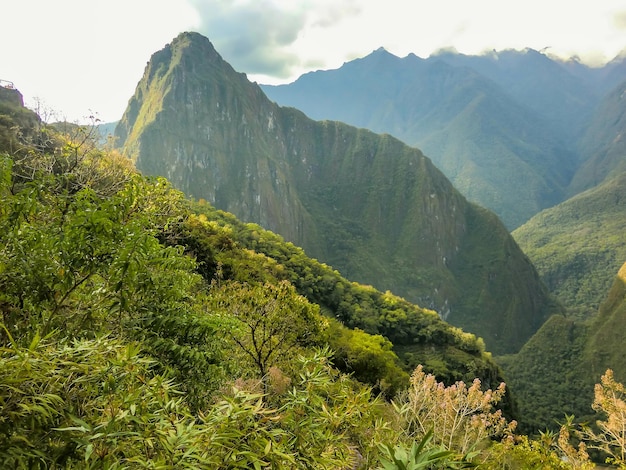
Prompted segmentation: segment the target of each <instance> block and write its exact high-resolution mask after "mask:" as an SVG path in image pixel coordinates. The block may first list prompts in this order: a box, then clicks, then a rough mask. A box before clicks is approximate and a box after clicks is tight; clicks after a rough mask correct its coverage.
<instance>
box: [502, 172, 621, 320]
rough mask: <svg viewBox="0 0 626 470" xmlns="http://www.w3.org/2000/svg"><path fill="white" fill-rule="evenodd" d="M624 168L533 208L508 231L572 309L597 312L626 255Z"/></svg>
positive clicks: (587, 313)
mask: <svg viewBox="0 0 626 470" xmlns="http://www.w3.org/2000/svg"><path fill="white" fill-rule="evenodd" d="M625 191H626V173H622V174H620V175H619V176H616V177H614V178H613V179H610V180H608V181H606V182H605V183H603V184H601V185H599V186H597V187H595V188H592V189H590V190H588V191H585V192H583V193H581V194H578V195H577V196H574V197H573V198H571V199H568V200H567V201H565V202H563V203H561V204H559V205H557V206H555V207H553V208H550V209H546V210H545V211H543V212H541V213H539V214H537V215H536V216H535V217H533V218H532V219H531V220H529V221H528V222H527V223H525V224H524V225H523V226H521V227H520V228H518V229H516V230H515V231H514V232H513V236H514V238H515V239H516V240H517V242H518V243H519V245H520V247H521V248H522V249H523V250H524V252H525V253H526V254H527V255H528V256H529V258H530V259H531V260H532V262H533V264H534V265H535V266H536V267H537V270H538V271H539V273H540V275H541V278H542V279H543V281H544V282H545V283H546V285H547V286H548V288H549V289H550V291H551V292H552V293H554V294H555V295H556V296H557V297H558V298H559V299H560V300H561V301H562V302H563V304H565V305H566V306H567V307H568V308H569V309H570V310H571V311H575V312H578V313H579V314H580V315H582V316H586V315H589V314H591V313H593V312H596V311H597V309H598V307H599V305H600V303H601V302H602V299H604V298H605V296H606V294H607V292H608V290H609V288H610V286H611V283H612V282H613V275H614V274H613V273H615V272H616V271H617V269H618V268H619V267H620V265H621V263H622V262H623V260H624V259H626V239H625V238H624V233H626V207H625V205H626V198H625V197H624V193H625Z"/></svg>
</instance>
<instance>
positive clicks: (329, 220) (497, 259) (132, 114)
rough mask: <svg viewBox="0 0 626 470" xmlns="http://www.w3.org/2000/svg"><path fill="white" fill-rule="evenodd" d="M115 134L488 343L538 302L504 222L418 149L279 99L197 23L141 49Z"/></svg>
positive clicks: (512, 341)
mask: <svg viewBox="0 0 626 470" xmlns="http://www.w3.org/2000/svg"><path fill="white" fill-rule="evenodd" d="M116 136H117V137H118V138H119V143H120V145H123V149H124V153H125V154H126V155H128V156H129V157H131V158H132V159H133V160H135V161H136V164H137V167H138V168H139V169H140V170H141V171H142V172H144V173H146V174H159V175H163V176H166V177H167V178H168V179H170V180H171V181H172V183H173V184H174V185H176V186H177V187H178V188H179V189H181V190H183V191H184V192H185V193H187V194H188V195H190V196H193V197H195V198H197V199H201V198H204V199H206V200H208V201H209V202H210V203H211V204H214V205H215V206H216V207H218V208H219V209H223V210H227V211H229V212H232V213H234V214H235V215H236V216H237V217H239V218H240V219H242V220H244V221H247V222H256V223H259V224H260V225H262V226H263V227H264V228H267V229H269V230H272V231H273V232H276V233H279V234H281V235H282V236H283V237H285V238H286V239H287V240H288V241H291V242H293V243H295V244H296V245H299V246H302V247H303V248H304V249H305V250H306V251H307V253H308V254H309V255H310V256H313V257H315V258H318V259H320V260H322V261H324V262H325V263H328V264H331V265H332V266H334V267H335V268H337V269H339V270H340V271H341V272H342V274H344V275H345V276H347V277H348V278H350V279H353V280H355V281H358V282H362V283H366V284H372V285H374V286H375V287H377V288H378V289H382V290H387V289H388V290H391V291H393V292H394V293H397V294H399V295H402V296H404V297H406V298H407V299H408V300H410V301H413V302H417V303H418V304H419V305H422V306H424V307H428V308H432V309H435V310H437V311H438V312H439V313H440V315H441V316H442V317H444V318H446V319H447V320H449V321H450V322H451V323H453V324H455V325H458V326H461V327H463V328H464V329H466V330H467V331H470V332H473V333H475V334H477V335H479V336H482V337H484V339H485V341H486V343H487V347H488V349H489V350H492V351H496V352H505V351H515V350H517V349H518V348H519V347H521V345H522V344H523V343H524V342H525V340H526V339H527V338H528V337H530V335H532V333H533V332H534V331H536V329H537V328H539V326H540V325H541V324H542V323H543V321H544V320H545V318H547V316H548V315H549V314H550V313H551V311H552V310H551V309H552V308H553V305H552V303H551V301H550V299H549V296H548V294H547V291H546V289H545V287H544V286H543V284H542V283H541V282H540V281H539V278H538V275H537V273H536V271H535V270H534V268H533V267H532V265H531V264H530V262H529V260H528V259H527V258H526V257H525V256H524V254H523V253H522V252H521V251H520V250H519V248H518V247H517V245H516V244H515V242H514V241H513V240H512V238H510V236H509V235H508V233H507V230H506V229H505V227H504V226H502V224H501V223H500V222H499V221H498V219H497V218H496V217H495V216H494V215H493V214H491V213H490V212H488V211H485V210H483V209H480V208H478V207H477V206H475V205H472V204H469V203H468V202H467V201H466V200H465V198H464V197H463V196H461V195H460V194H459V192H458V191H456V190H455V189H454V188H453V187H452V185H451V184H450V182H449V181H448V180H447V179H446V178H445V177H444V176H443V174H442V173H441V172H440V171H438V170H437V169H436V168H435V167H434V166H433V164H432V162H431V161H430V160H429V159H428V158H426V157H425V156H424V155H423V154H422V153H421V152H420V151H418V150H417V149H414V148H411V147H408V146H406V145H405V144H403V143H401V142H400V141H398V140H397V139H394V138H392V137H391V136H388V135H384V136H380V135H377V134H374V133H372V132H370V131H367V130H364V129H356V128H354V127H351V126H348V125H345V124H342V123H339V122H330V121H325V122H315V121H312V120H310V119H309V118H307V117H306V116H305V115H304V114H302V113H301V112H299V111H297V110H295V109H292V108H280V107H279V106H277V105H276V104H274V103H272V102H271V101H269V100H268V99H267V98H266V97H265V95H264V94H263V92H262V91H261V89H260V88H259V87H258V86H257V85H255V84H251V83H250V82H248V80H247V79H246V77H245V76H244V75H243V74H239V73H237V72H235V71H234V70H233V69H232V68H231V67H230V66H229V65H228V64H227V63H225V62H224V61H223V60H222V59H221V57H220V56H219V54H218V53H217V52H216V51H215V50H214V49H213V47H212V45H211V44H210V42H209V41H208V39H206V38H204V37H202V36H200V35H199V34H196V33H184V34H181V35H180V36H179V37H177V38H176V39H175V40H174V41H173V42H172V43H171V44H169V45H167V46H166V47H165V48H164V49H163V50H161V51H159V52H157V53H155V54H154V55H153V57H152V59H151V61H150V62H149V64H148V66H147V67H146V70H145V73H144V77H143V78H142V80H141V81H140V83H139V84H138V86H137V90H136V93H135V95H134V96H133V97H132V98H131V99H130V101H129V105H128V108H127V110H126V112H125V114H124V116H123V118H122V120H121V121H120V123H119V124H118V127H117V128H116Z"/></svg>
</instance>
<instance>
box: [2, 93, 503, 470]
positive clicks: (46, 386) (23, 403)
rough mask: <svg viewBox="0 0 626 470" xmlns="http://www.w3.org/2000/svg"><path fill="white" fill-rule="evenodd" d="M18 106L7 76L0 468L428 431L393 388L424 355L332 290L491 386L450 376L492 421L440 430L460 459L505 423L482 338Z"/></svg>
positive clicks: (216, 456)
mask: <svg viewBox="0 0 626 470" xmlns="http://www.w3.org/2000/svg"><path fill="white" fill-rule="evenodd" d="M5 104H6V103H5V102H4V98H3V95H2V93H0V108H2V109H3V111H5V112H6V113H7V114H4V115H3V119H2V120H0V135H5V136H9V137H10V138H9V139H6V140H3V141H0V202H1V204H0V246H2V250H0V319H1V320H0V402H1V403H2V420H3V425H2V426H0V467H1V468H20V469H21V468H86V467H97V468H117V467H125V468H138V467H144V468H146V467H155V466H156V467H159V468H168V469H173V468H194V469H216V468H228V467H233V466H236V467H239V468H259V465H260V466H262V467H267V468H275V469H290V470H292V469H310V468H347V467H348V466H350V467H355V468H356V466H357V465H358V466H359V468H374V467H378V466H379V465H382V464H383V463H384V462H385V460H384V457H385V455H386V452H385V449H393V448H392V447H391V446H396V445H399V446H402V448H409V447H410V446H411V445H412V444H413V441H414V438H413V437H412V436H410V435H409V434H408V433H409V432H410V430H409V424H405V422H408V420H405V418H404V416H407V415H408V413H409V411H408V409H407V410H406V411H401V410H400V408H410V406H409V407H404V406H402V407H398V408H396V407H394V406H392V405H391V404H390V403H389V402H388V401H387V400H385V397H387V398H389V397H391V396H396V392H399V391H404V390H405V389H406V388H407V387H408V386H409V381H408V373H407V371H406V370H404V369H403V368H402V367H401V366H405V367H407V366H410V363H408V362H405V363H403V364H401V363H400V361H399V360H398V357H397V356H396V354H395V353H394V351H393V350H392V346H393V345H392V344H391V342H390V341H389V340H388V339H386V338H384V337H383V336H381V335H370V334H368V333H366V332H364V331H363V330H362V329H358V328H354V329H352V328H348V327H346V326H343V325H342V324H340V322H338V321H337V320H335V319H333V318H331V317H329V316H328V315H327V316H323V315H322V313H321V312H320V310H321V308H323V309H324V313H327V314H328V313H329V310H330V309H335V310H336V313H337V314H340V315H341V318H342V320H344V321H345V322H346V323H352V324H353V325H358V326H362V327H363V328H367V329H370V330H371V329H373V328H379V329H380V331H381V332H384V333H386V334H389V335H390V336H391V335H392V334H393V333H395V334H396V335H398V334H400V333H401V332H404V333H405V336H406V337H405V338H404V339H403V338H398V344H402V345H403V346H408V347H410V349H411V356H410V357H409V356H408V354H405V358H406V359H409V358H410V359H412V360H413V361H418V362H419V363H420V364H424V370H425V371H429V372H431V371H433V372H435V373H436V374H437V375H438V377H440V378H441V379H443V380H445V381H446V382H448V381H455V380H458V379H463V380H465V381H466V382H471V381H474V380H475V378H480V379H482V383H483V384H484V385H485V387H486V386H492V384H493V387H494V388H496V387H497V391H494V393H493V394H492V390H485V391H484V393H483V392H482V391H480V390H479V391H478V393H477V391H476V390H475V387H473V388H471V389H469V391H466V387H465V385H464V384H456V385H454V387H448V388H445V390H450V391H456V390H457V389H462V390H463V391H462V392H461V396H460V397H459V398H460V400H457V401H459V402H462V401H463V400H465V401H468V395H469V393H470V392H471V393H472V397H478V399H479V400H480V401H481V407H480V411H481V413H483V412H484V416H485V419H484V421H485V422H486V421H488V420H489V418H493V420H494V421H496V420H497V423H496V425H497V426H498V427H497V428H495V429H494V430H493V431H491V433H490V434H482V432H483V431H485V430H486V428H487V427H489V424H485V425H484V426H482V427H481V429H480V432H481V433H474V429H476V425H475V423H473V422H472V423H469V422H468V421H469V418H468V417H462V419H463V421H464V425H463V428H462V429H463V431H465V432H463V433H459V434H460V435H459V436H458V439H456V438H457V436H453V435H452V432H453V431H454V430H452V431H450V432H449V435H447V434H444V433H443V432H440V433H439V435H440V436H441V440H442V441H443V440H444V438H445V440H446V441H447V442H450V444H448V445H449V447H450V455H451V456H452V455H454V459H455V460H457V459H461V458H462V457H461V454H465V453H466V451H465V450H464V448H462V447H460V445H459V447H458V450H457V444H456V440H459V441H460V440H461V437H462V438H463V439H464V440H463V443H466V442H468V441H467V436H468V434H469V433H471V434H472V439H473V440H472V441H470V442H471V443H472V444H473V443H474V442H476V443H482V442H483V439H484V438H485V437H487V438H488V437H489V436H490V435H494V437H495V438H496V439H500V436H499V434H500V432H499V429H501V428H504V427H505V426H506V425H507V423H506V420H504V418H502V416H501V415H500V410H499V411H497V412H496V413H495V414H494V412H495V410H494V409H493V407H492V405H496V404H498V403H499V404H500V405H502V403H501V399H502V395H503V393H504V384H501V385H500V381H501V374H500V372H499V368H498V367H497V366H496V364H495V363H494V362H493V360H492V359H491V356H490V354H489V353H486V352H485V351H484V344H483V343H482V341H480V340H478V339H477V338H476V337H475V336H473V335H470V334H467V333H464V332H462V331H461V330H459V329H458V328H454V327H452V326H450V325H449V324H447V323H446V322H444V321H442V320H441V319H439V317H438V316H437V315H436V313H435V312H432V311H427V310H424V309H421V308H419V307H417V306H415V305H411V304H409V303H408V302H406V301H404V300H403V299H400V298H398V297H396V296H394V295H392V294H391V293H383V292H379V291H376V290H375V289H373V288H371V287H368V286H361V285H358V284H356V283H351V282H349V281H348V280H346V279H345V278H342V277H341V276H340V275H339V274H338V273H337V272H336V271H333V270H332V269H330V268H329V267H327V266H324V265H321V264H320V263H318V262H316V261H314V260H312V259H310V258H308V257H306V256H305V255H304V252H303V251H302V250H301V249H299V248H296V247H295V246H293V245H291V244H287V243H285V242H284V241H283V240H282V239H281V238H280V237H278V236H277V235H275V234H272V233H270V232H267V231H265V230H263V229H261V228H260V227H259V226H256V225H253V224H243V223H242V222H240V221H238V220H237V219H236V218H235V217H234V216H232V215H231V214H227V213H224V212H221V211H217V210H215V209H214V208H213V207H211V206H209V205H207V204H206V203H197V204H196V203H194V202H193V201H191V200H189V199H187V198H185V197H184V195H183V194H182V193H181V192H180V191H178V190H175V189H174V188H173V187H172V186H171V184H170V183H169V182H168V181H167V180H165V179H164V178H153V177H146V176H143V175H141V174H139V173H138V172H137V171H136V169H135V168H133V167H132V165H130V164H129V161H128V159H125V158H122V157H121V156H120V155H119V154H118V153H117V152H114V151H105V150H103V149H101V148H99V146H98V145H97V143H98V142H97V141H98V135H97V133H96V129H95V128H94V127H83V126H72V125H68V126H66V125H54V126H48V125H46V124H45V123H43V122H41V121H40V120H39V118H38V117H37V116H36V115H35V114H34V113H32V112H31V111H29V110H26V109H25V108H23V107H22V106H21V104H20V103H14V102H13V103H11V104H10V105H9V106H7V107H3V106H4V105H5ZM5 118H6V119H5ZM23 118H26V119H23ZM16 123H19V124H17V125H14V124H16ZM30 124H34V127H28V126H29V125H30ZM7 126H8V127H7ZM22 126H24V127H22ZM25 135H28V136H29V137H28V139H26V140H25V139H24V138H23V137H24V136H25ZM42 142H44V143H45V144H46V145H45V146H42V145H40V144H41V143H42ZM15 143H18V144H19V148H17V149H16V148H15V145H14V144H15ZM253 245H255V246H257V247H258V248H259V251H254V250H252V249H251V247H252V246H253ZM281 262H283V263H284V264H282V263H281ZM305 273H306V275H305ZM289 279H294V281H296V282H297V283H298V289H300V290H301V291H302V292H303V293H305V294H306V295H308V296H309V298H311V299H312V298H315V299H317V301H319V302H320V304H316V303H313V301H309V300H308V299H307V298H305V297H304V296H302V295H300V294H298V292H296V289H295V287H294V286H293V285H292V284H291V283H290V282H289ZM365 310H366V311H365ZM394 323H396V324H401V325H402V326H403V328H394ZM409 333H410V334H409ZM394 339H395V338H394ZM435 368H436V371H435V370H433V369H435ZM419 372H420V377H421V378H420V379H419V380H421V381H422V383H424V384H425V385H426V386H428V387H431V388H432V387H433V386H434V387H435V388H436V387H439V386H440V389H442V390H443V389H444V384H443V383H441V384H439V383H437V382H435V381H434V378H433V377H432V376H430V375H429V376H427V375H425V373H424V372H423V371H422V369H421V368H420V369H419ZM440 374H441V376H440ZM431 379H432V380H431ZM366 384H368V385H366ZM416 387H417V385H416ZM494 395H495V396H494ZM457 396H458V393H457ZM397 398H398V399H399V400H401V401H402V402H408V399H407V398H405V397H404V395H403V394H398V395H397ZM504 402H505V405H506V402H508V403H509V405H510V396H509V395H508V394H507V397H506V398H505V400H504ZM440 403H441V404H444V403H445V405H446V407H449V409H450V410H451V411H452V412H453V413H457V412H456V409H454V408H452V407H451V406H452V404H453V403H454V402H451V401H450V400H448V401H447V402H444V400H441V402H434V403H432V404H431V405H430V406H431V408H433V409H437V411H438V413H437V414H440V411H441V406H440ZM408 416H409V417H410V415H408ZM481 416H483V414H481ZM470 426H471V427H470ZM429 427H433V426H432V425H429ZM405 429H406V430H407V432H406V433H405V431H404V430H405ZM457 429H458V426H457ZM474 435H475V436H476V437H474ZM405 436H406V437H405ZM452 437H455V444H454V446H455V447H454V450H452V444H451V442H452ZM427 441H428V439H425V440H424V441H423V443H424V444H428V442H427ZM485 442H487V441H485ZM383 444H384V445H383ZM463 445H466V444H463ZM407 446H408V447H407ZM427 449H428V450H427V451H428V452H430V453H431V454H432V453H434V452H437V455H438V459H440V458H441V455H442V453H441V452H440V450H439V449H432V447H427ZM431 449H432V450H431ZM457 453H458V456H457ZM445 455H447V454H445ZM451 459H452V457H451ZM463 460H467V459H464V458H463ZM466 463H467V462H466Z"/></svg>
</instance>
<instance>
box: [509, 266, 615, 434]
mask: <svg viewBox="0 0 626 470" xmlns="http://www.w3.org/2000/svg"><path fill="white" fill-rule="evenodd" d="M625 328H626V264H624V265H622V267H621V268H620V270H619V272H618V274H617V276H613V285H612V287H611V289H610V291H609V293H608V295H607V296H605V298H604V301H603V303H602V305H601V306H600V309H599V311H598V312H597V314H596V315H595V316H594V317H593V318H591V319H589V320H587V321H584V322H583V321H578V320H575V319H573V318H566V317H563V316H561V315H554V316H552V317H550V319H549V320H548V321H546V323H544V325H543V326H542V327H541V328H540V329H539V331H537V333H535V335H534V336H533V337H532V338H531V339H530V340H529V341H528V343H527V344H526V345H524V347H523V348H522V349H521V351H520V352H519V353H518V354H515V355H511V356H506V357H500V358H498V362H499V363H500V364H501V365H502V367H503V368H504V369H505V370H506V375H507V383H508V384H509V385H510V386H511V387H512V388H513V389H514V390H516V397H517V399H518V406H519V412H520V416H521V417H522V424H523V430H524V431H527V432H530V431H533V430H534V431H537V430H542V429H545V428H554V427H555V424H556V423H557V422H562V420H563V418H564V414H573V415H575V416H576V418H577V420H579V421H581V422H584V421H587V422H593V420H594V417H593V411H592V409H591V407H590V403H591V402H592V400H593V388H594V384H595V383H598V382H599V380H600V377H601V376H602V374H604V372H605V371H606V369H609V368H610V369H613V371H614V373H615V379H616V380H617V381H619V382H622V383H623V382H624V381H626V361H625V359H624V350H623V345H624V335H623V332H624V329H625Z"/></svg>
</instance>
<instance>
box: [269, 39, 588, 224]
mask: <svg viewBox="0 0 626 470" xmlns="http://www.w3.org/2000/svg"><path fill="white" fill-rule="evenodd" d="M522 70H523V71H524V73H521V71H522ZM555 70H556V71H558V72H560V74H557V73H555ZM564 77H567V78H569V80H565V79H564ZM571 82H573V83H571ZM262 88H263V90H264V91H265V92H266V93H267V94H268V96H269V97H270V98H271V99H273V100H275V101H276V102H277V103H279V104H281V105H284V106H294V107H296V108H298V109H301V110H302V111H304V112H305V113H306V114H307V115H309V116H310V117H312V118H314V119H336V120H340V121H343V122H346V123H349V124H352V125H355V126H358V127H366V128H368V129H371V130H374V131H375V132H386V133H390V134H392V135H394V136H396V137H398V138H400V139H401V140H403V141H404V142H407V143H408V144H410V145H415V146H417V147H419V148H420V149H421V150H422V151H424V153H425V154H426V155H428V156H429V157H431V158H432V159H433V162H434V163H435V164H436V165H437V167H438V168H440V169H441V170H442V171H443V173H444V174H445V175H446V176H447V177H448V178H449V179H450V180H451V182H452V183H453V184H454V186H455V187H456V188H457V189H459V191H461V193H462V194H464V195H465V196H466V197H467V198H468V199H470V200H472V201H476V202H477V203H479V204H480V205H482V206H484V207H487V208H489V209H492V210H493V211H494V212H496V213H497V214H498V215H499V216H500V218H501V219H502V220H503V221H504V222H505V224H506V225H507V226H508V227H509V228H515V227H517V226H519V225H520V224H521V223H523V222H525V221H526V220H528V218H530V217H531V216H532V215H534V214H535V213H537V212H538V211H540V210H541V209H543V208H546V207H550V206H552V205H554V204H556V203H558V202H560V201H562V200H563V196H564V192H563V191H564V189H565V187H566V186H567V184H568V183H569V180H570V178H571V177H572V174H573V172H574V169H575V165H576V164H577V158H576V155H575V154H574V152H573V151H572V149H573V145H572V144H571V142H572V139H571V138H570V137H569V135H566V134H565V133H564V132H563V131H562V128H563V127H568V126H569V127H571V126H573V125H576V126H579V125H580V121H581V120H583V119H584V117H586V116H587V113H588V111H589V109H590V108H591V106H592V104H593V103H595V101H593V100H592V98H593V97H592V96H590V95H592V93H591V91H590V90H589V89H588V87H585V86H583V84H582V83H581V82H580V80H577V79H576V78H575V77H572V76H571V75H569V74H568V72H567V71H566V70H564V69H563V68H562V67H560V66H559V65H558V64H556V63H554V62H553V61H551V60H549V59H548V58H546V57H545V56H543V55H541V54H539V53H534V54H531V53H527V54H522V53H502V54H500V55H498V56H497V57H490V56H485V57H471V56H463V55H459V54H443V53H442V54H440V55H436V56H432V57H430V58H428V59H419V58H417V57H416V56H414V55H409V56H407V57H405V58H402V59H401V58H398V57H396V56H393V55H392V54H389V53H388V52H386V51H384V50H382V49H381V50H377V51H375V52H373V53H372V54H370V55H368V56H367V57H364V58H362V59H357V60H354V61H351V62H348V63H346V64H344V65H343V66H342V67H341V68H339V69H337V70H328V71H317V72H312V73H308V74H305V75H303V76H302V77H300V78H299V79H298V80H296V81H295V82H293V83H291V84H287V85H279V86H263V87H262ZM553 92H554V93H553ZM548 96H549V99H547V98H548ZM572 97H575V98H576V99H573V98H572ZM555 110H558V111H556V115H555ZM574 121H575V122H574ZM570 131H571V130H570ZM571 132H573V131H571ZM573 133H574V134H576V132H573Z"/></svg>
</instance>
